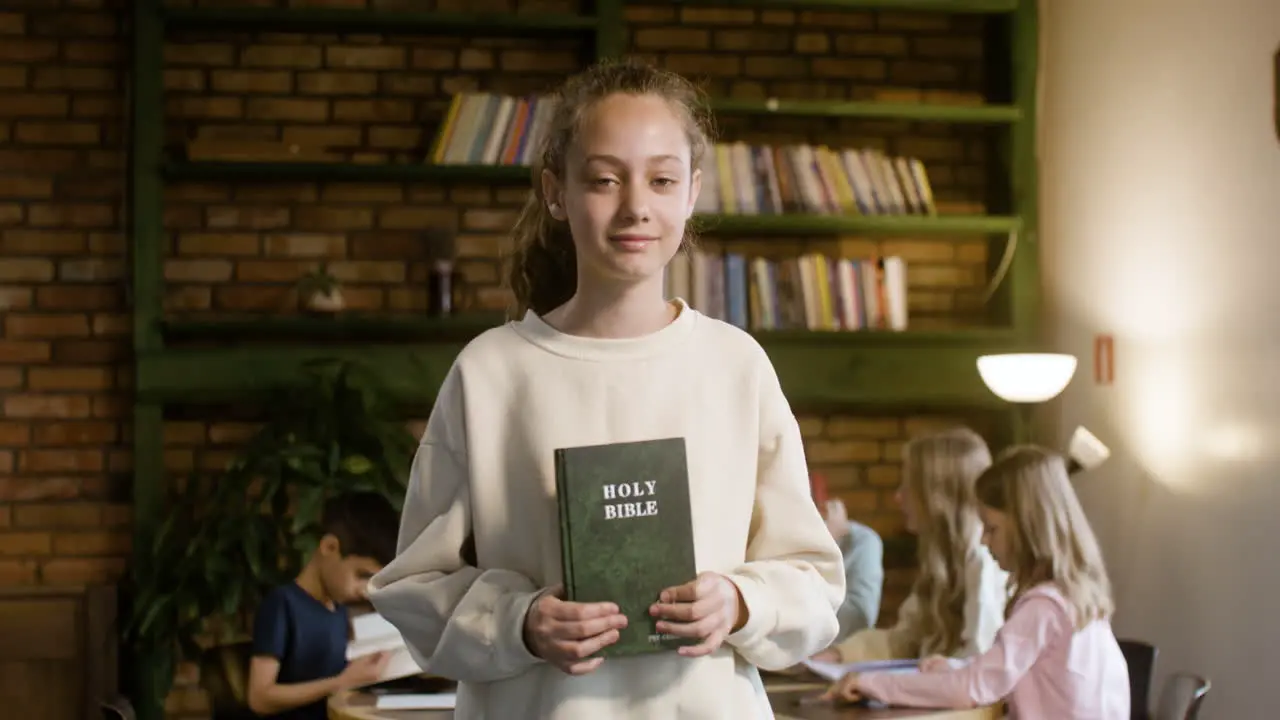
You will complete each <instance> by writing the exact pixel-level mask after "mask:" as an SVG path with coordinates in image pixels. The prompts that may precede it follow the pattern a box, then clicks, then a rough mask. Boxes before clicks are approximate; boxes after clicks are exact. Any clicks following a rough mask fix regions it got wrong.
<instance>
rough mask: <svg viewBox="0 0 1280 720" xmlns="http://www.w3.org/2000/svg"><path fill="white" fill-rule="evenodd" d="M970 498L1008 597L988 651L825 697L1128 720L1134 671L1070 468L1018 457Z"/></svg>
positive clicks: (998, 466) (994, 470)
mask: <svg viewBox="0 0 1280 720" xmlns="http://www.w3.org/2000/svg"><path fill="white" fill-rule="evenodd" d="M976 492H977V496H978V501H979V503H980V508H979V512H981V514H982V522H983V526H984V532H983V536H982V537H983V542H985V543H986V544H987V546H988V547H990V548H991V552H992V554H994V555H995V557H996V559H997V560H999V562H1000V565H1001V567H1003V568H1005V569H1006V570H1008V571H1009V573H1010V585H1011V588H1012V591H1013V599H1012V601H1011V611H1010V614H1009V618H1008V620H1007V621H1006V622H1005V624H1004V626H1003V627H1002V628H1001V629H1000V631H999V632H998V633H997V634H996V641H995V644H994V645H993V646H992V647H991V649H990V650H988V651H986V652H985V653H983V654H981V655H979V656H978V657H976V658H974V659H973V660H972V661H970V662H969V663H968V664H967V665H966V666H963V667H959V668H955V667H952V666H951V665H949V664H948V663H947V662H946V661H945V660H941V659H938V658H930V659H928V660H927V661H925V662H923V663H921V670H922V672H921V673H919V674H906V675H890V674H884V673H868V674H864V675H860V676H859V675H851V676H848V677H845V678H844V679H842V680H841V681H840V682H839V683H838V684H837V685H836V686H835V687H833V688H832V689H831V690H829V691H828V693H827V697H840V698H844V699H847V700H853V699H857V698H858V697H859V696H866V697H870V698H874V699H876V700H880V701H882V702H886V703H889V704H893V705H918V706H927V707H973V706H978V705H990V704H993V703H995V702H998V701H1000V700H1001V699H1007V700H1008V703H1009V710H1010V717H1012V718H1025V719H1027V720H1035V719H1038V718H1054V720H1073V719H1074V720H1085V719H1086V718H1088V720H1127V718H1128V717H1129V673H1128V668H1127V667H1126V665H1125V660H1124V656H1123V655H1122V654H1121V652H1120V646H1119V644H1118V643H1117V642H1116V638H1115V635H1114V634H1113V633H1112V631H1111V624H1110V617H1111V613H1112V601H1111V588H1110V583H1109V582H1108V580H1107V571H1106V568H1105V567H1104V566H1103V563H1102V554H1101V552H1100V551H1099V550H1098V543H1097V541H1096V540H1095V539H1094V536H1093V531H1092V530H1091V529H1090V527H1089V521H1088V520H1086V519H1085V516H1084V511H1083V510H1081V508H1080V503H1079V502H1078V501H1077V500H1076V496H1075V492H1074V491H1073V490H1072V489H1071V481H1070V479H1069V478H1068V475H1067V467H1066V464H1065V462H1064V461H1063V459H1062V458H1061V457H1060V456H1058V455H1056V454H1053V453H1051V452H1049V451H1047V450H1043V449H1041V448H1038V447H1019V448H1013V449H1012V450H1010V451H1009V452H1007V453H1006V454H1005V455H1004V456H1003V457H1002V458H1001V459H1000V460H999V461H998V462H996V463H995V465H993V466H992V467H991V469H990V470H988V471H987V472H985V473H983V475H982V477H980V478H978V483H977V488H976Z"/></svg>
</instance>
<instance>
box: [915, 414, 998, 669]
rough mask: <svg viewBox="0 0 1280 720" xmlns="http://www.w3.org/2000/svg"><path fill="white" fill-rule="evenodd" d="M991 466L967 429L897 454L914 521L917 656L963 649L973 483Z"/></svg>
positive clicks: (974, 515) (922, 439)
mask: <svg viewBox="0 0 1280 720" xmlns="http://www.w3.org/2000/svg"><path fill="white" fill-rule="evenodd" d="M990 465H991V451H990V449H988V448H987V442H986V440H983V439H982V436H981V435H979V434H978V433H976V432H974V431H973V430H971V429H970V428H967V427H954V428H950V429H947V430H942V431H940V432H935V433H931V434H928V435H922V436H919V437H915V438H912V439H911V440H909V441H908V442H907V444H906V447H905V448H904V449H903V473H904V474H903V485H904V486H905V488H906V491H907V493H906V494H907V495H908V497H906V498H904V500H905V501H906V502H915V503H916V504H917V510H918V513H919V518H918V520H917V522H918V523H919V525H920V527H919V529H918V544H917V561H918V563H919V567H920V569H919V573H918V574H917V575H916V581H915V584H914V585H913V586H912V589H911V592H912V594H913V595H915V597H916V602H917V603H918V606H919V608H920V634H919V637H918V642H919V644H920V647H919V648H914V649H915V650H916V652H918V653H919V654H921V655H925V654H939V655H952V654H954V653H956V652H959V651H960V649H961V648H962V647H963V645H964V629H965V615H964V608H965V602H966V600H967V595H968V591H967V587H966V577H967V575H968V567H969V553H970V551H971V550H972V549H973V547H974V543H975V542H977V541H978V539H979V538H980V536H981V532H980V528H981V526H982V521H981V520H980V519H979V517H978V509H977V503H976V502H974V499H973V482H974V480H976V479H977V478H978V475H979V474H980V473H981V472H982V471H983V470H986V469H987V467H988V466H990Z"/></svg>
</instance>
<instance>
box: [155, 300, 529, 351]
mask: <svg viewBox="0 0 1280 720" xmlns="http://www.w3.org/2000/svg"><path fill="white" fill-rule="evenodd" d="M424 292H425V290H424ZM504 321H505V317H504V316H503V314H502V313H467V314H459V315H452V316H445V317H423V316H413V315H402V316H401V315H371V314H361V313H343V314H341V315H336V316H333V317H324V316H310V315H299V316H279V317H272V316H265V317H264V316H254V315H250V316H227V317H216V318H214V317H211V318H197V319H184V318H167V319H165V320H163V321H162V322H161V323H160V325H161V333H162V334H163V335H164V337H165V339H166V340H173V341H190V340H219V341H229V340H257V339H263V338H266V339H272V340H284V339H308V340H343V339H346V340H378V339H382V340H437V339H450V338H452V339H457V338H466V339H470V338H472V337H475V336H476V335H479V334H480V333H482V332H484V331H485V330H488V329H489V328H492V327H496V326H498V325H501V324H502V323H503V322H504Z"/></svg>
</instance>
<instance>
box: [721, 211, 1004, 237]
mask: <svg viewBox="0 0 1280 720" xmlns="http://www.w3.org/2000/svg"><path fill="white" fill-rule="evenodd" d="M698 217H699V219H700V220H701V222H700V224H699V229H700V230H701V231H702V232H703V233H705V234H707V235H713V234H717V235H718V234H745V235H840V234H846V233H848V234H855V233H865V234H876V235H928V234H958V233H969V234H983V233H1010V232H1014V231H1016V230H1018V229H1019V228H1020V227H1021V225H1022V223H1021V221H1020V220H1019V219H1018V218H1016V217H1006V216H993V215H937V216H932V215H699V216H698Z"/></svg>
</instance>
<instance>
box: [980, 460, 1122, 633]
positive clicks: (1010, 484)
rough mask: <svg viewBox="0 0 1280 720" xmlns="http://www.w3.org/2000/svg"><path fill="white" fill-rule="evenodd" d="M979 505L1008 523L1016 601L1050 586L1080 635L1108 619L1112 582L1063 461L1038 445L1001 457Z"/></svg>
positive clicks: (983, 481) (985, 479) (983, 479)
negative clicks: (1071, 612) (1062, 600)
mask: <svg viewBox="0 0 1280 720" xmlns="http://www.w3.org/2000/svg"><path fill="white" fill-rule="evenodd" d="M974 491H975V493H976V494H977V498H978V502H980V503H982V504H983V505H985V506H986V507H988V508H990V509H992V510H996V511H999V512H1002V513H1005V514H1006V515H1008V516H1009V519H1010V523H1011V525H1012V530H1013V532H1011V533H1010V537H1009V543H1010V547H1009V551H1010V555H1011V558H1010V560H1009V561H1010V563H1012V565H1013V567H1012V568H1010V574H1009V584H1010V586H1011V587H1012V590H1013V599H1012V600H1011V601H1010V603H1009V610H1012V608H1013V605H1014V604H1015V603H1016V601H1017V598H1018V596H1020V595H1021V594H1022V593H1024V592H1026V591H1027V590H1030V589H1031V588H1032V587H1034V586H1036V585H1039V584H1041V583H1053V584H1055V585H1057V587H1058V590H1059V591H1060V592H1061V593H1062V594H1063V596H1064V597H1065V598H1066V599H1067V603H1068V604H1070V606H1071V607H1072V609H1073V610H1074V613H1075V617H1074V618H1073V619H1074V622H1075V625H1076V628H1077V629H1079V628H1083V627H1085V626H1086V625H1088V624H1089V623H1091V622H1093V621H1094V620H1100V619H1105V618H1108V617H1110V616H1111V613H1112V612H1113V610H1114V605H1113V601H1112V598H1111V582H1110V580H1109V579H1108V577H1107V568H1106V565H1105V564H1104V563H1103V561H1102V551H1101V550H1100V549H1099V547H1098V541H1097V539H1096V538H1095V537H1094V534H1093V528H1092V527H1090V526H1089V520H1088V518H1087V517H1085V514H1084V509H1083V508H1081V507H1080V501H1079V500H1078V499H1077V498H1076V493H1075V490H1074V489H1073V488H1072V487H1071V478H1070V476H1069V475H1068V474H1067V464H1066V460H1065V459H1064V458H1063V457H1062V456H1061V455H1059V454H1057V453H1055V452H1053V451H1051V450H1046V449H1045V448H1041V447H1037V446H1034V445H1021V446H1015V447H1012V448H1009V449H1008V450H1006V451H1005V452H1003V453H1001V455H1000V457H999V458H997V459H996V461H995V463H994V464H993V465H992V466H991V468H990V469H988V470H987V471H986V472H984V473H983V474H982V475H981V476H980V477H979V478H978V482H977V484H976V485H975V487H974Z"/></svg>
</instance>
